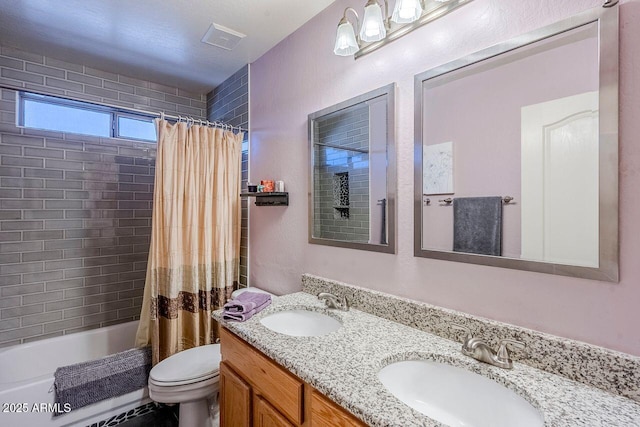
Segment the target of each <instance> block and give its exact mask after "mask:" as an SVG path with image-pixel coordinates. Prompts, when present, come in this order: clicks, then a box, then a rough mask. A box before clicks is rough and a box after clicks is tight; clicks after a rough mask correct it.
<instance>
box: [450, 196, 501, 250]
mask: <svg viewBox="0 0 640 427" xmlns="http://www.w3.org/2000/svg"><path fill="white" fill-rule="evenodd" d="M501 246H502V197H497V196H494V197H456V198H455V199H453V250H454V251H455V252H467V253H472V254H479V255H495V256H500V255H502V247H501Z"/></svg>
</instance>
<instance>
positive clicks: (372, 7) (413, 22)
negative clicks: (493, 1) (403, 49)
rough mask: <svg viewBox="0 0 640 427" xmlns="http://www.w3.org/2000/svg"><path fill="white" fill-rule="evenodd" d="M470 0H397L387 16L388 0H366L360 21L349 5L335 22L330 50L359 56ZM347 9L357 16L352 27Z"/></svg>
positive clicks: (343, 54) (341, 54)
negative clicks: (334, 35)
mask: <svg viewBox="0 0 640 427" xmlns="http://www.w3.org/2000/svg"><path fill="white" fill-rule="evenodd" d="M470 1H472V0H396V2H395V5H394V8H393V13H392V14H391V16H389V2H388V0H367V3H366V4H365V6H364V16H363V18H362V23H360V22H359V20H358V19H359V17H358V13H357V12H356V11H355V10H354V9H353V8H352V7H348V8H346V9H345V10H344V15H343V17H342V19H341V20H340V22H339V23H338V30H337V32H336V44H335V47H334V49H333V53H335V54H336V55H338V56H351V55H354V58H355V59H358V58H359V57H360V56H363V55H366V54H367V53H370V52H372V51H374V50H376V49H378V48H379V47H382V46H384V45H385V44H387V43H390V42H392V41H393V40H395V39H398V38H400V37H402V36H404V35H405V34H407V33H409V32H411V31H413V30H415V29H416V28H419V27H421V26H423V25H424V24H426V23H428V22H431V21H433V20H435V19H437V18H440V17H441V16H444V15H446V14H447V13H449V12H451V11H452V10H454V9H456V8H457V7H459V6H462V5H463V4H466V3H469V2H470ZM383 8H384V13H383ZM349 11H351V12H353V14H354V15H355V16H356V21H355V27H354V25H353V23H352V22H351V21H349V20H348V19H347V12H349ZM356 34H357V36H356Z"/></svg>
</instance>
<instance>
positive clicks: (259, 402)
mask: <svg viewBox="0 0 640 427" xmlns="http://www.w3.org/2000/svg"><path fill="white" fill-rule="evenodd" d="M220 342H221V347H220V348H221V352H222V362H221V363H220V425H221V426H222V427H241V426H247V427H296V426H305V427H309V426H314V427H323V426H327V427H329V426H331V427H361V426H365V425H366V424H364V423H363V422H362V421H360V420H359V419H357V418H356V417H354V416H353V415H351V414H350V413H349V412H347V411H346V410H345V409H343V408H342V407H340V406H339V405H337V404H336V403H334V402H332V401H331V400H329V399H328V398H327V397H326V396H324V395H323V394H322V393H320V392H318V391H317V390H315V389H314V388H313V387H311V386H310V385H309V384H306V383H305V382H303V381H302V380H300V379H299V378H298V377H296V376H295V375H293V374H292V373H291V372H289V371H287V370H286V369H285V368H283V367H282V366H280V365H279V364H277V363H276V362H274V361H273V360H271V359H270V358H268V357H267V356H265V355H264V354H262V353H261V352H260V351H258V350H257V349H255V348H254V347H253V346H251V345H250V344H248V343H247V342H245V341H243V340H242V339H240V338H239V337H237V336H236V335H234V334H233V333H232V332H230V331H229V330H227V329H226V328H222V331H221V334H220Z"/></svg>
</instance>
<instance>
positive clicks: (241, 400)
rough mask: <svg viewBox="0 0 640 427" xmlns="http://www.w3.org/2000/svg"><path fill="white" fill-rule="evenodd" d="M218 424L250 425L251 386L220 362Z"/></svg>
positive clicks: (245, 426) (229, 426)
mask: <svg viewBox="0 0 640 427" xmlns="http://www.w3.org/2000/svg"><path fill="white" fill-rule="evenodd" d="M220 426H221V427H249V426H251V387H249V385H248V384H247V383H246V382H244V380H243V379H242V378H240V377H239V376H238V375H237V374H236V373H235V372H234V371H233V370H232V369H231V368H230V367H229V366H228V365H227V364H226V363H225V362H224V361H223V362H220Z"/></svg>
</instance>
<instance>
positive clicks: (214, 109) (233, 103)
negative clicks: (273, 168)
mask: <svg viewBox="0 0 640 427" xmlns="http://www.w3.org/2000/svg"><path fill="white" fill-rule="evenodd" d="M207 120H210V121H216V120H219V121H223V122H225V123H229V124H232V125H233V126H240V127H242V128H244V129H249V65H245V66H244V67H242V68H241V69H239V70H238V71H236V72H235V73H234V74H233V75H232V76H231V77H229V78H228V79H227V80H225V81H224V82H222V83H221V84H220V85H218V86H217V87H216V88H215V89H214V90H212V91H211V92H209V93H208V94H207ZM247 141H249V134H248V132H245V136H244V142H245V143H244V144H243V150H242V189H243V190H246V188H247V180H248V179H249V150H248V144H247ZM248 265H249V201H248V200H247V199H246V198H245V199H242V228H241V232H240V285H242V286H247V285H248V283H249V280H248V276H249V274H248Z"/></svg>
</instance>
